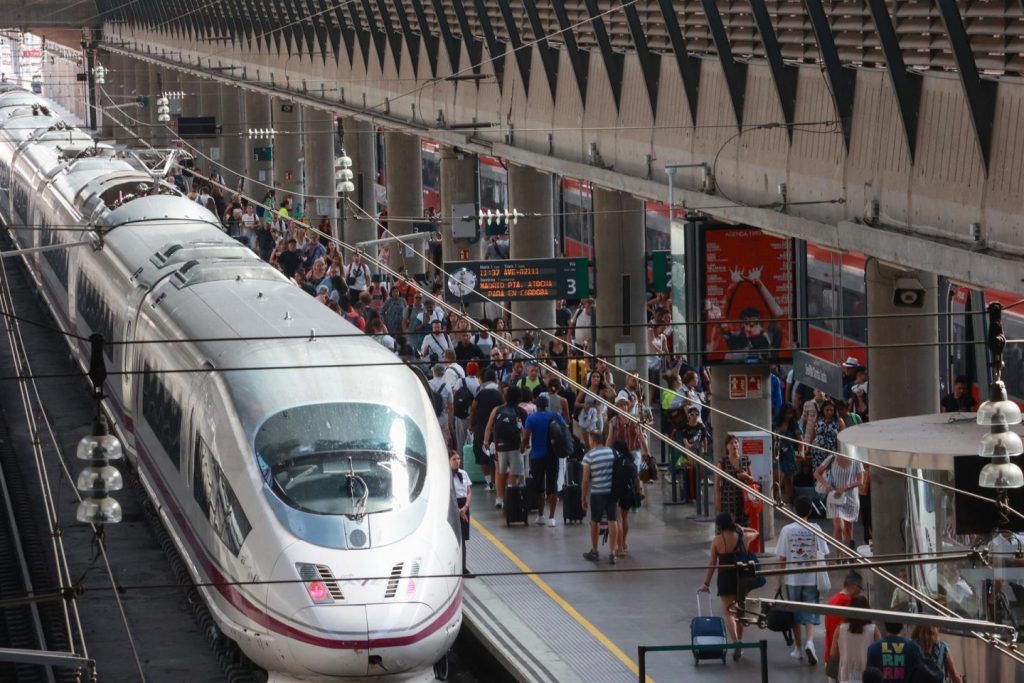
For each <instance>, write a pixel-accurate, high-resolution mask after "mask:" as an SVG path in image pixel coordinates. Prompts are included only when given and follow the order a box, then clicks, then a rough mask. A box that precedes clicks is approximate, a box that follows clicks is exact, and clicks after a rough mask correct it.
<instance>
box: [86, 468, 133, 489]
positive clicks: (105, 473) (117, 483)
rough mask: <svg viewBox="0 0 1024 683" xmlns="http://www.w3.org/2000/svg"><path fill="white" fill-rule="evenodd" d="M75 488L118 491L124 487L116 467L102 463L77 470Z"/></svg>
mask: <svg viewBox="0 0 1024 683" xmlns="http://www.w3.org/2000/svg"><path fill="white" fill-rule="evenodd" d="M75 488H77V489H78V490H79V491H85V492H87V493H88V492H92V491H120V490H121V489H123V488H124V480H123V479H122V478H121V472H120V471H118V469H117V468H116V467H112V466H111V465H104V466H103V467H86V468H85V469H84V470H82V471H81V472H79V474H78V479H77V481H75Z"/></svg>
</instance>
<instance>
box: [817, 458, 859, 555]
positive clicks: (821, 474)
mask: <svg viewBox="0 0 1024 683" xmlns="http://www.w3.org/2000/svg"><path fill="white" fill-rule="evenodd" d="M814 478H815V479H816V480H818V481H819V482H820V483H821V484H822V485H824V487H825V491H826V495H827V496H828V498H827V499H826V504H825V508H826V510H827V516H828V518H829V519H831V520H832V535H833V536H834V537H835V538H838V539H839V540H840V541H842V542H843V543H845V544H846V545H847V546H849V547H850V549H854V543H853V525H854V523H855V522H856V521H857V516H858V515H859V514H860V492H859V489H860V485H861V483H862V482H863V481H864V465H863V464H862V463H861V462H860V461H859V460H854V459H853V458H847V457H840V456H836V455H830V456H828V458H826V459H825V461H824V462H823V463H821V466H820V467H818V469H816V470H814Z"/></svg>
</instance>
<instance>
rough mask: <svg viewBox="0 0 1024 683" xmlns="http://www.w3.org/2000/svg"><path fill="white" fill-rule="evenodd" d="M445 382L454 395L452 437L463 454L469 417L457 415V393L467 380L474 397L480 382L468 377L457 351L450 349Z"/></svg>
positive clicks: (446, 361) (445, 353)
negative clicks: (459, 361) (456, 353)
mask: <svg viewBox="0 0 1024 683" xmlns="http://www.w3.org/2000/svg"><path fill="white" fill-rule="evenodd" d="M444 365H445V369H444V382H445V384H446V385H447V387H448V391H449V392H451V395H452V436H453V439H454V441H455V448H456V450H457V451H458V452H459V453H462V447H463V446H464V445H465V444H466V434H467V432H468V430H469V416H468V415H467V416H466V417H464V418H463V417H459V416H458V415H456V414H455V397H456V393H457V392H458V391H459V390H460V389H462V382H463V380H465V382H466V388H467V389H469V391H470V393H472V394H473V396H476V394H477V392H478V391H480V381H479V380H478V379H477V378H476V377H468V376H467V375H466V371H465V370H463V369H462V366H461V365H459V363H458V361H457V360H456V359H455V350H454V349H448V350H447V351H445V352H444Z"/></svg>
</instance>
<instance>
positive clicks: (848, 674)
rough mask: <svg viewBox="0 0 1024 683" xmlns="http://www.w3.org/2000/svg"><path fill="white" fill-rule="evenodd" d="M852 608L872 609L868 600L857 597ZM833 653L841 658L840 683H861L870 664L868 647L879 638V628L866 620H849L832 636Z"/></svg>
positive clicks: (853, 600) (838, 679)
mask: <svg viewBox="0 0 1024 683" xmlns="http://www.w3.org/2000/svg"><path fill="white" fill-rule="evenodd" d="M850 607H857V608H859V609H870V607H871V605H870V604H868V599H867V598H866V597H864V596H863V595H855V596H854V597H853V599H852V600H851V601H850ZM832 638H833V640H832V648H831V650H832V652H835V653H836V656H837V657H839V677H838V678H837V679H836V681H837V682H838V683H860V681H861V680H862V679H863V677H864V669H865V668H867V664H868V645H870V644H871V643H873V642H875V641H876V640H878V638H879V633H878V628H876V627H875V625H874V624H872V623H871V622H870V621H868V620H866V619H849V620H847V621H846V622H845V623H843V624H840V625H839V628H837V629H836V634H835V635H834V636H832Z"/></svg>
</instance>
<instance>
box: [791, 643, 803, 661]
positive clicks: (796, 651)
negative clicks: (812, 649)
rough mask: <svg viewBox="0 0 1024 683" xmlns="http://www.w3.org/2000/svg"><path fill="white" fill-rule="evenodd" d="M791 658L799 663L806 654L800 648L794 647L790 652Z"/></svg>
mask: <svg viewBox="0 0 1024 683" xmlns="http://www.w3.org/2000/svg"><path fill="white" fill-rule="evenodd" d="M789 656H790V657H792V658H793V659H796V660H798V661H799V660H802V659H803V658H804V653H803V651H802V650H801V649H800V648H799V647H795V646H794V647H793V649H792V650H790V652H789Z"/></svg>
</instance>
